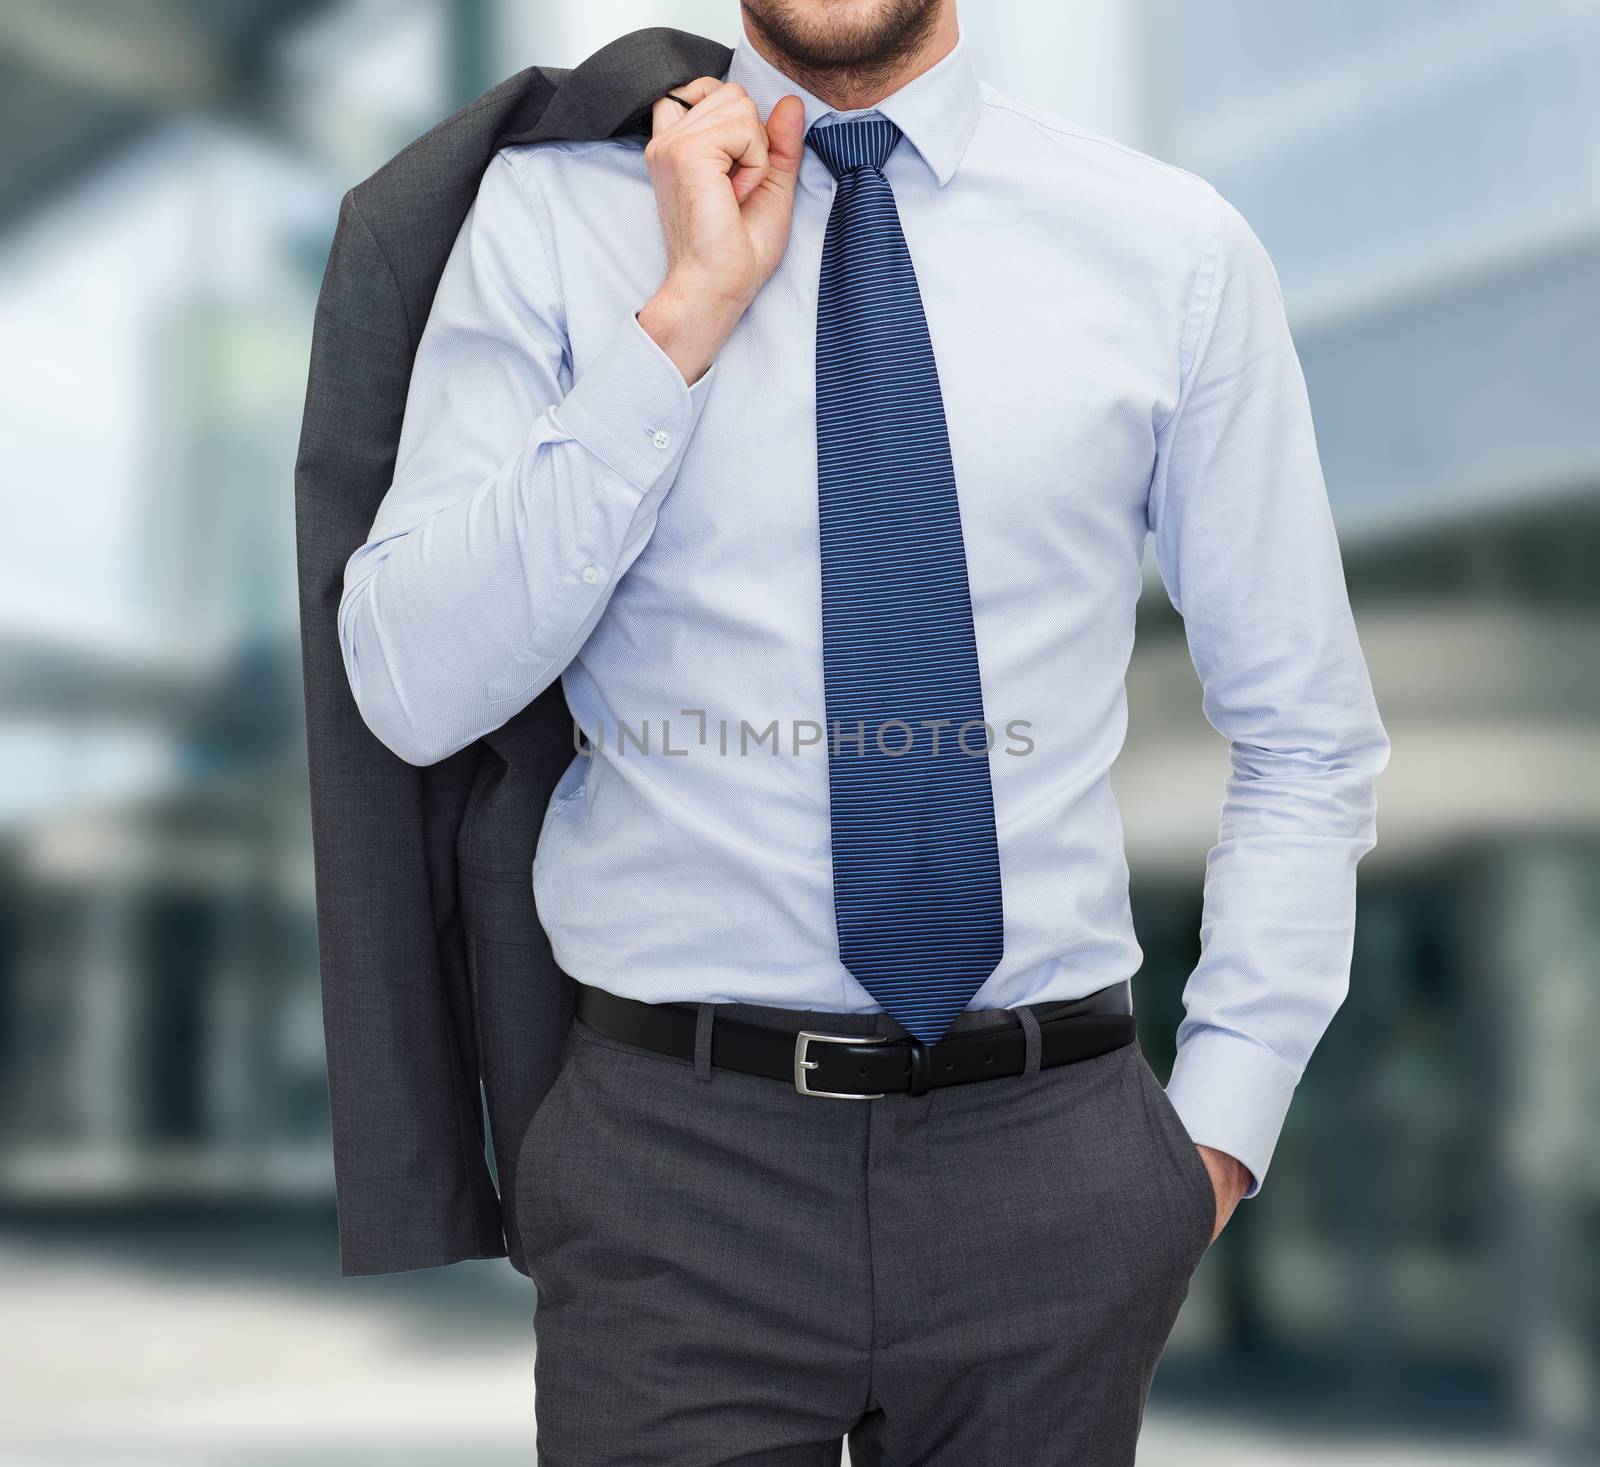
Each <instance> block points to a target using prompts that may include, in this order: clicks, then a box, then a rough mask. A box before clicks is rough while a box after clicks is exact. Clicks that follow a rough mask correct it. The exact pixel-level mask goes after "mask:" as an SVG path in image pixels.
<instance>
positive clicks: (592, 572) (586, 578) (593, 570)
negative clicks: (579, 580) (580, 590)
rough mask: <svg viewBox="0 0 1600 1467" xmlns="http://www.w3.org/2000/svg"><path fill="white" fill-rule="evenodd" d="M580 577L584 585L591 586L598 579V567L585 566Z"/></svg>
mask: <svg viewBox="0 0 1600 1467" xmlns="http://www.w3.org/2000/svg"><path fill="white" fill-rule="evenodd" d="M582 575H583V583H584V585H586V586H592V585H594V583H595V582H596V581H598V580H599V579H600V567H599V566H597V565H586V566H584V568H583V571H582Z"/></svg>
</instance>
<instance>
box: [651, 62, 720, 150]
mask: <svg viewBox="0 0 1600 1467" xmlns="http://www.w3.org/2000/svg"><path fill="white" fill-rule="evenodd" d="M722 85H723V82H722V80H721V79H720V78H718V77H714V76H697V77H696V78H695V79H694V80H693V81H691V82H685V83H684V84H683V85H682V86H681V87H674V88H673V89H672V90H673V93H674V94H675V95H677V96H679V97H682V98H683V100H684V101H685V102H690V103H697V102H699V101H701V100H702V99H703V98H704V97H705V96H706V95H707V94H708V93H709V92H711V91H713V90H714V89H715V88H717V87H720V86H722ZM688 115H689V114H688V112H687V111H685V110H684V109H683V108H682V107H680V106H679V105H678V104H677V103H676V102H674V101H673V100H672V98H671V97H658V98H657V99H656V101H655V103H654V104H653V105H652V106H651V108H650V136H651V137H652V138H658V137H660V136H661V135H662V133H664V132H667V131H669V130H670V129H671V128H672V127H673V125H674V124H676V123H677V122H679V121H681V120H682V119H683V118H685V117H687V116H688Z"/></svg>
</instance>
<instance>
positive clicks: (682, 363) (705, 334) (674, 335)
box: [638, 273, 748, 387]
mask: <svg viewBox="0 0 1600 1467" xmlns="http://www.w3.org/2000/svg"><path fill="white" fill-rule="evenodd" d="M746 304H748V303H747V302H742V301H736V300H732V299H729V298H728V297H727V296H725V295H723V294H721V293H720V292H718V291H715V290H713V289H711V288H709V287H708V286H706V285H704V284H702V283H699V282H697V281H696V280H694V279H693V278H692V277H688V276H685V275H682V274H678V273H673V274H669V275H668V277H667V278H666V280H664V281H663V282H662V283H661V287H660V289H659V290H657V291H656V293H655V294H654V295H653V296H651V297H650V299H649V300H648V301H646V302H645V304H644V305H643V306H642V307H641V308H640V310H639V313H638V315H639V325H640V326H641V327H643V328H644V331H645V334H646V335H648V336H649V337H650V339H651V340H652V341H654V342H655V344H656V345H657V346H659V347H660V348H661V350H662V351H663V352H665V353H666V354H667V356H668V357H669V358H671V360H672V363H673V365H674V366H675V367H677V369H678V370H679V371H680V372H681V373H682V374H683V380H684V381H685V382H687V383H688V384H689V385H690V386H691V387H692V386H693V385H694V384H695V383H696V382H697V381H699V380H700V378H701V377H703V376H704V375H705V374H706V372H707V371H708V370H709V369H710V366H711V364H712V362H713V361H715V360H716V356H717V353H718V352H719V351H721V350H722V344H723V343H724V342H725V341H726V340H727V339H728V336H729V334H730V333H731V332H732V331H733V328H734V327H735V326H736V325H737V324H738V322H739V317H740V316H742V315H743V314H744V309H745V305H746Z"/></svg>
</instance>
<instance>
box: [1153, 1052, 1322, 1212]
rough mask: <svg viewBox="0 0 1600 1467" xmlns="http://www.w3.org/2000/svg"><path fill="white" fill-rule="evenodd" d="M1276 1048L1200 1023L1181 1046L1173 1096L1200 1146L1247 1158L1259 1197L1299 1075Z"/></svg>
mask: <svg viewBox="0 0 1600 1467" xmlns="http://www.w3.org/2000/svg"><path fill="white" fill-rule="evenodd" d="M1299 1078H1300V1077H1299V1076H1298V1075H1297V1074H1296V1073H1295V1071H1294V1069H1293V1068H1292V1067H1291V1066H1290V1065H1287V1064H1285V1063H1284V1061H1283V1060H1281V1059H1279V1058H1278V1056H1277V1055H1275V1054H1274V1053H1273V1052H1272V1051H1271V1050H1270V1049H1267V1048H1266V1047H1265V1046H1264V1045H1260V1044H1257V1043H1256V1042H1255V1041H1254V1040H1252V1039H1246V1038H1245V1037H1244V1036H1243V1035H1241V1034H1234V1033H1230V1032H1229V1031H1228V1030H1226V1029H1211V1028H1201V1029H1196V1030H1195V1031H1194V1032H1193V1033H1192V1034H1190V1035H1189V1036H1188V1038H1186V1039H1185V1040H1184V1041H1183V1043H1182V1044H1180V1045H1179V1046H1178V1057H1177V1059H1176V1061H1175V1062H1174V1063H1173V1066H1172V1078H1171V1079H1170V1080H1169V1081H1168V1082H1167V1098H1168V1099H1169V1100H1170V1101H1171V1102H1172V1108H1173V1109H1174V1110H1176V1111H1177V1113H1178V1118H1179V1119H1180V1120H1181V1121H1182V1122H1183V1124H1184V1127H1185V1129H1187V1130H1188V1132H1189V1139H1190V1140H1192V1141H1193V1142H1194V1143H1195V1144H1196V1145H1197V1146H1211V1147H1214V1148H1215V1149H1216V1150H1218V1151H1221V1152H1225V1153H1226V1154H1227V1155H1229V1156H1232V1157H1235V1158H1236V1159H1237V1160H1239V1161H1241V1162H1243V1163H1244V1165H1245V1168H1246V1170H1248V1171H1249V1173H1250V1176H1251V1178H1252V1180H1251V1183H1250V1188H1249V1190H1248V1191H1247V1192H1246V1193H1245V1194H1244V1195H1245V1196H1246V1197H1254V1196H1255V1195H1256V1193H1257V1192H1259V1191H1260V1190H1261V1183H1262V1182H1263V1181H1264V1180H1265V1179H1266V1175H1267V1166H1268V1164H1269V1163H1270V1162H1271V1160H1272V1152H1273V1149H1274V1147H1276V1146H1277V1144H1278V1135H1279V1133H1280V1132H1281V1131H1282V1130H1283V1122H1284V1117H1285V1116H1287V1115H1288V1113H1289V1101H1290V1100H1291V1099H1292V1098H1293V1097H1294V1088H1295V1085H1296V1083H1297V1082H1298V1080H1299Z"/></svg>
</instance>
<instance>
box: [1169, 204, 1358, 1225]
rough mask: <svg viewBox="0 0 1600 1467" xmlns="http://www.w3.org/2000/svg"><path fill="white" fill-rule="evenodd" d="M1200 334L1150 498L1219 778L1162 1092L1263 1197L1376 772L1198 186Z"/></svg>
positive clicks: (1246, 265) (1302, 486)
mask: <svg viewBox="0 0 1600 1467" xmlns="http://www.w3.org/2000/svg"><path fill="white" fill-rule="evenodd" d="M1215 206H1216V211H1215V234H1214V243H1213V247H1212V249H1211V251H1210V254H1209V256H1208V259H1207V261H1206V263H1205V264H1204V265H1203V266H1202V267H1201V268H1200V269H1199V270H1198V271H1197V275H1196V300H1197V315H1196V317H1195V318H1194V319H1196V320H1197V322H1198V325H1197V326H1196V328H1195V331H1194V342H1193V346H1192V350H1191V352H1190V359H1189V364H1188V366H1187V368H1186V370H1185V376H1184V381H1183V384H1182V388H1181V391H1180V394H1179V397H1178V401H1177V407H1176V408H1175V410H1174V412H1173V414H1172V416H1171V417H1170V418H1169V420H1168V421H1167V423H1166V424H1164V425H1163V427H1162V428H1161V430H1160V432H1159V434H1158V444H1157V448H1158V451H1157V460H1156V472H1155V475H1154V477H1153V479H1152V485H1151V494H1150V500H1149V519H1150V528H1151V530H1152V532H1153V535H1154V540H1155V549H1156V556H1157V561H1158V566H1159V569H1160V572H1161V576H1162V580H1163V583H1164V584H1165V586H1166V588H1167V592H1168V594H1169V596H1170V597H1171V600H1172V603H1173V606H1174V607H1175V608H1176V609H1177V610H1178V611H1179V613H1180V614H1181V615H1182V617H1183V620H1184V627H1185V634H1186V636H1187V638H1188V644H1189V651H1190V655H1191V658H1192V660H1193V662H1194V666H1195V670H1196V672H1197V673H1198V674H1199V677H1200V680H1201V683H1202V686H1203V689H1204V694H1203V698H1204V708H1205V713H1206V717H1207V718H1208V719H1209V721H1210V722H1211V724H1212V726H1213V727H1214V728H1216V729H1217V730H1218V731H1219V732H1220V733H1222V734H1223V735H1225V736H1226V738H1227V739H1228V741H1229V750H1230V761H1231V772H1230V775H1229V777H1228V780H1227V783H1226V788H1225V791H1224V796H1223V801H1222V809H1221V822H1220V828H1219V832H1218V841H1217V843H1216V845H1214V846H1213V847H1212V848H1211V850H1210V852H1209V854H1208V856H1207V858H1206V867H1205V887H1204V906H1203V911H1202V918H1201V933H1200V936H1201V955H1200V960H1199V963H1198V964H1197V966H1196V967H1195V969H1194V972H1193V973H1192V974H1191V975H1190V978H1189V981H1188V983H1187V985H1186V987H1185V990H1184V1009H1185V1016H1184V1019H1183V1022H1182V1024H1181V1025H1180V1027H1179V1031H1178V1052H1177V1060H1176V1063H1175V1065H1174V1068H1173V1072H1172V1077H1171V1081H1170V1083H1169V1085H1168V1095H1169V1097H1170V1098H1171V1100H1172V1102H1173V1105H1174V1107H1175V1109H1176V1110H1177V1111H1178V1114H1179V1115H1180V1117H1181V1118H1182V1119H1183V1121H1184V1124H1185V1125H1186V1126H1187V1127H1188V1130H1189V1133H1190V1135H1191V1137H1192V1138H1193V1139H1194V1140H1195V1141H1196V1142H1197V1143H1200V1144H1203V1145H1206V1146H1212V1147H1215V1148H1217V1149H1218V1150H1220V1151H1223V1152H1226V1153H1228V1154H1229V1155H1232V1156H1234V1157H1237V1158H1238V1159H1239V1160H1240V1161H1241V1162H1243V1163H1244V1165H1245V1166H1246V1167H1247V1168H1248V1169H1249V1171H1250V1173H1251V1177H1252V1183H1251V1186H1250V1190H1249V1193H1248V1194H1247V1195H1252V1196H1253V1195H1254V1194H1255V1193H1256V1192H1257V1191H1259V1189H1260V1186H1261V1183H1262V1181H1263V1179H1264V1178H1265V1176H1266V1173H1267V1168H1268V1165H1269V1163H1270V1161H1271V1158H1272V1153H1273V1150H1274V1147H1275V1146H1276V1144H1277V1140H1278V1135H1279V1132H1280V1131H1281V1129H1282V1126H1283V1122H1284V1117H1285V1114H1286V1112H1287V1110H1288V1107H1289V1102H1290V1099H1291V1097H1292V1095H1293V1093H1294V1089H1295V1086H1296V1084H1297V1083H1298V1081H1299V1079H1300V1076H1301V1074H1302V1073H1303V1071H1304V1069H1305V1065H1306V1062H1307V1060H1308V1059H1309V1057H1310V1055H1311V1052H1312V1049H1313V1048H1314V1047H1315V1045H1316V1044H1317V1042H1318V1041H1319V1039H1320V1038H1321V1036H1322V1034H1323V1032H1324V1031H1325V1030H1326V1028H1327V1026H1328V1023H1329V1022H1330V1020H1331V1019H1332V1017H1333V1014H1334V1012H1335V1011H1336V1010H1337V1008H1338V1007H1339V1005H1340V1004H1341V1003H1342V1002H1343V999H1344V996H1345V993H1346V990H1347V987H1348V982H1349V971H1350V956H1351V947H1352V941H1353V936H1354V927H1355V871H1356V864H1357V862H1358V861H1359V860H1360V858H1361V857H1362V855H1364V854H1365V853H1366V852H1367V851H1368V850H1370V849H1371V847H1372V846H1373V844H1374V842H1375V839H1376V824H1375V821H1376V812H1375V797H1374V781H1375V779H1376V776H1377V775H1378V774H1379V773H1380V772H1381V771H1382V769H1383V768H1384V766H1385V764H1386V763H1387V761H1388V754H1389V740H1388V737H1387V735H1386V733H1385V731H1384V728H1383V725H1382V723H1381V722H1380V720H1379V717H1378V711H1377V707H1376V704H1375V701H1374V698H1373V693H1372V687H1371V683H1370V681H1369V678H1368V675H1367V668H1366V664H1365V661H1364V659H1363V656H1362V652H1361V648H1360V645H1359V643H1358V641H1357V637H1356V630H1355V625H1354V621H1353V618H1352V616H1351V611H1350V604H1349V599H1348V596H1347V593H1346V588H1345V582H1344V575H1343V569H1342V566H1341V562H1340V556H1339V548H1338V543H1337V540H1336V538H1335V533H1334V525H1333V518H1332V514H1331V512H1330V509H1329V504H1328V497H1327V492H1326V489H1325V487H1324V483H1323V477H1322V471H1321V466H1320V463H1319V460H1318V455H1317V447H1316V440H1315V435H1314V432H1313V428H1312V420H1311V410H1310V404H1309V401H1308V399H1307V394H1306V386H1305V380H1304V377H1303V375H1302V372H1301V368H1300V364H1299V361H1298V358H1297V356H1296V354H1295V349H1294V345H1293V342H1292V341H1291V339H1290V334H1289V328H1288V322H1287V319H1286V316H1285V312H1284V307H1283V298H1282V293H1281V290H1280V287H1279V282H1278V277H1277V274H1276V272H1275V270H1274V268H1273V266H1272V263H1271V261H1270V260H1269V258H1268V256H1267V253H1266V251H1265V249H1264V248H1263V247H1262V245H1261V242H1260V241H1259V240H1258V239H1257V238H1256V236H1255V235H1254V233H1253V232H1252V231H1251V230H1250V228H1249V226H1248V225H1247V224H1246V222H1245V221H1244V219H1243V218H1242V217H1241V216H1240V214H1239V213H1238V211H1237V210H1236V209H1235V208H1234V207H1233V206H1232V205H1231V204H1230V203H1228V202H1227V201H1226V200H1224V199H1223V198H1222V197H1221V196H1220V195H1216V196H1215Z"/></svg>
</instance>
